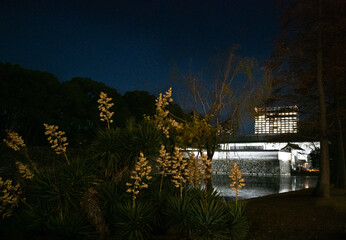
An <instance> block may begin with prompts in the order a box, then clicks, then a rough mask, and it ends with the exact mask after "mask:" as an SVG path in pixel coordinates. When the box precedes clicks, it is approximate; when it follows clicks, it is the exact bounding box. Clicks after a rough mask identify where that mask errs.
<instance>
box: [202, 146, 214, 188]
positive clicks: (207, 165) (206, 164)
mask: <svg viewBox="0 0 346 240" xmlns="http://www.w3.org/2000/svg"><path fill="white" fill-rule="evenodd" d="M201 161H202V166H203V169H204V183H205V184H207V182H208V179H210V178H211V174H212V173H213V169H212V168H211V163H212V162H211V160H210V159H208V155H206V154H204V151H203V150H202V152H201Z"/></svg>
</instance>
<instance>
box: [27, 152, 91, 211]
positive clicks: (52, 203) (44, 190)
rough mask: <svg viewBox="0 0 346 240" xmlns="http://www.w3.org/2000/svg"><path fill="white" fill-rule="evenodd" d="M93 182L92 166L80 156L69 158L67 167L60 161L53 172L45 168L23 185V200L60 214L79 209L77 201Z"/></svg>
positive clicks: (78, 201)
mask: <svg viewBox="0 0 346 240" xmlns="http://www.w3.org/2000/svg"><path fill="white" fill-rule="evenodd" d="M95 182H96V179H95V178H94V175H93V169H92V167H91V166H90V165H89V164H88V163H87V162H86V161H85V160H84V159H81V158H72V159H71V162H70V166H68V165H67V164H66V163H64V162H63V163H60V165H58V166H57V167H56V168H55V170H54V171H53V170H50V169H46V170H45V171H43V170H42V171H40V173H39V174H36V175H35V177H34V178H33V180H32V181H31V182H30V183H29V184H28V185H27V191H28V192H30V195H28V196H27V202H28V205H30V206H36V205H37V206H38V207H43V208H48V209H47V212H49V213H50V214H60V216H62V215H64V214H68V213H69V212H70V211H73V210H77V209H80V208H81V205H80V200H81V199H82V198H83V196H84V194H85V192H87V190H88V189H89V187H90V186H92V185H93V183H95ZM29 211H30V209H29ZM35 211H36V210H35ZM37 211H42V212H45V211H43V210H37Z"/></svg>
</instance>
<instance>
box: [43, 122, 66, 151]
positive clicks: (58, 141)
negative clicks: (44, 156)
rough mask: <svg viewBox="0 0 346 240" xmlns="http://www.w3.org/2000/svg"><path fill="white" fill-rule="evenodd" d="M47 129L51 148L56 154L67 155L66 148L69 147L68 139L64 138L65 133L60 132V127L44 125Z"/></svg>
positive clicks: (46, 133)
mask: <svg viewBox="0 0 346 240" xmlns="http://www.w3.org/2000/svg"><path fill="white" fill-rule="evenodd" d="M43 125H44V127H45V128H46V132H45V135H48V138H47V139H48V142H49V143H50V144H51V148H53V149H54V151H55V152H56V154H61V153H66V146H67V145H68V142H67V138H66V137H64V135H65V132H64V131H58V129H59V127H58V126H54V125H48V124H46V123H44V124H43Z"/></svg>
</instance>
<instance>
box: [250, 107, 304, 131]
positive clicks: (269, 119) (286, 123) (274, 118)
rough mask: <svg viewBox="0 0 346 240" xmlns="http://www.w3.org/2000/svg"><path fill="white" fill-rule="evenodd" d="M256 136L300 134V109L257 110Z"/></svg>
mask: <svg viewBox="0 0 346 240" xmlns="http://www.w3.org/2000/svg"><path fill="white" fill-rule="evenodd" d="M255 112H256V115H255V134H282V133H297V132H298V107H297V106H284V107H266V108H255Z"/></svg>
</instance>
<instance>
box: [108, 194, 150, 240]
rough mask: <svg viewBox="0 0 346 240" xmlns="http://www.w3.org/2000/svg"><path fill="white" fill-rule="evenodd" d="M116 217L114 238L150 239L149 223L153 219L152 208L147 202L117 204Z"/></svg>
mask: <svg viewBox="0 0 346 240" xmlns="http://www.w3.org/2000/svg"><path fill="white" fill-rule="evenodd" d="M118 206H119V211H118V214H117V216H116V222H115V228H116V229H117V233H116V236H117V237H120V238H121V239H131V240H132V239H150V234H151V232H152V227H151V223H152V220H153V217H154V212H153V206H152V204H151V203H150V202H148V201H143V202H142V201H137V202H136V205H135V206H133V204H132V203H131V202H126V203H124V204H119V205H118Z"/></svg>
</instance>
